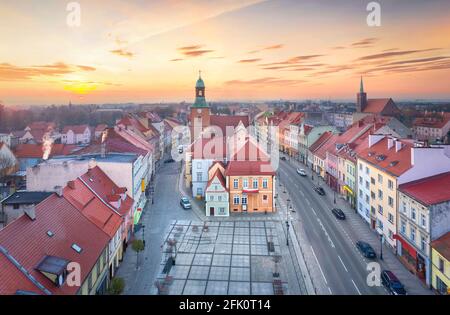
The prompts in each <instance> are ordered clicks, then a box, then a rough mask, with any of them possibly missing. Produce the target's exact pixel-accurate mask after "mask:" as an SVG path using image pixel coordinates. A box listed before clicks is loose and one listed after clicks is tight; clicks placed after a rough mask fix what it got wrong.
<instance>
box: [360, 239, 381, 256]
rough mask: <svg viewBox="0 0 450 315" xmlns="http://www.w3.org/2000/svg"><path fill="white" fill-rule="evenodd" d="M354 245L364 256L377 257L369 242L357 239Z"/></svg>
mask: <svg viewBox="0 0 450 315" xmlns="http://www.w3.org/2000/svg"><path fill="white" fill-rule="evenodd" d="M356 247H357V248H358V249H359V251H360V252H361V254H363V256H364V257H366V258H369V259H375V258H377V254H375V251H374V250H373V248H372V246H370V244H369V243H366V242H363V241H357V242H356Z"/></svg>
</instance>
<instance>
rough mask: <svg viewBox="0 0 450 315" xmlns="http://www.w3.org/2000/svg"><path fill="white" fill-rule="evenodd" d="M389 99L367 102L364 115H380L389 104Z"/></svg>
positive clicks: (375, 99)
mask: <svg viewBox="0 0 450 315" xmlns="http://www.w3.org/2000/svg"><path fill="white" fill-rule="evenodd" d="M390 100H391V99H390V98H373V99H368V100H367V106H366V107H365V108H364V110H363V112H364V113H374V114H380V113H381V112H382V111H383V110H384V109H385V108H386V106H387V105H388V104H389V101H390Z"/></svg>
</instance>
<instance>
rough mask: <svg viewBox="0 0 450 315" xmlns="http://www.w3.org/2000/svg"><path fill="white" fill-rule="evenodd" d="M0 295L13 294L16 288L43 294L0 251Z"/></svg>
mask: <svg viewBox="0 0 450 315" xmlns="http://www.w3.org/2000/svg"><path fill="white" fill-rule="evenodd" d="M0 266H1V270H0V295H13V294H16V292H17V291H18V290H21V291H27V292H33V293H35V294H44V291H42V290H41V289H39V288H38V287H37V286H36V285H35V284H34V283H33V282H32V281H31V280H30V279H29V278H28V277H27V276H26V275H25V274H24V273H23V272H22V271H20V270H19V268H18V267H17V266H15V265H14V264H13V263H12V262H11V261H10V260H9V259H8V258H7V256H6V255H5V254H3V253H2V252H0Z"/></svg>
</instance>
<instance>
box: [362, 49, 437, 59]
mask: <svg viewBox="0 0 450 315" xmlns="http://www.w3.org/2000/svg"><path fill="white" fill-rule="evenodd" d="M439 49H440V48H429V49H420V50H400V51H391V52H383V53H379V54H374V55H368V56H363V57H360V58H358V59H356V60H357V61H363V60H374V59H385V58H391V57H397V56H405V55H411V54H416V53H421V52H427V51H434V50H439Z"/></svg>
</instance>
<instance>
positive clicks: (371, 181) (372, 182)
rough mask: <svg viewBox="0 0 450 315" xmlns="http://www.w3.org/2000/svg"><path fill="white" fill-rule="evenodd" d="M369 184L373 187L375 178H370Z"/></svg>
mask: <svg viewBox="0 0 450 315" xmlns="http://www.w3.org/2000/svg"><path fill="white" fill-rule="evenodd" d="M370 183H371V184H372V185H375V178H373V177H371V178H370Z"/></svg>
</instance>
